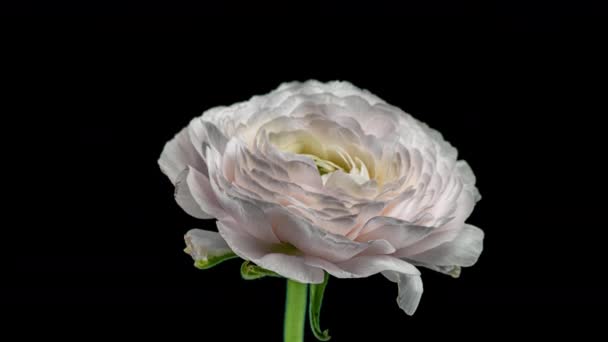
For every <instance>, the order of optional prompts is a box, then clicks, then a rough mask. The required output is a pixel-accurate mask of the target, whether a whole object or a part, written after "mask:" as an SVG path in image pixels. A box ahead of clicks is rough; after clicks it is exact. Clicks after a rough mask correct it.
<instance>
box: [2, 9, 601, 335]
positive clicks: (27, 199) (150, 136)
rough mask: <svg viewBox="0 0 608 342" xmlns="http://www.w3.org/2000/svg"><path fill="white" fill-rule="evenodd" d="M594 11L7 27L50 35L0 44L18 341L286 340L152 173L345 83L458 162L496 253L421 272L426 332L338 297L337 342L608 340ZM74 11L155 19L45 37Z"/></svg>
mask: <svg viewBox="0 0 608 342" xmlns="http://www.w3.org/2000/svg"><path fill="white" fill-rule="evenodd" d="M343 6H346V7H343ZM598 10H599V9H597V7H594V6H589V7H586V6H584V5H579V6H578V7H575V8H573V7H570V6H568V5H566V4H561V3H557V4H553V5H552V6H545V5H538V6H529V5H528V6H517V5H513V4H511V5H503V4H498V3H492V4H485V5H480V6H475V5H472V4H463V5H462V6H460V5H456V4H448V5H446V4H443V5H441V4H438V3H437V2H430V3H428V4H426V5H424V6H421V5H418V6H407V5H402V6H397V5H384V4H383V3H379V4H376V6H375V7H369V6H364V5H352V4H351V5H346V4H343V5H338V4H334V5H328V4H323V3H321V2H311V3H309V4H301V5H293V6H290V7H285V5H276V6H270V5H268V6H264V7H258V6H257V5H252V4H250V5H247V6H245V7H238V6H237V5H208V7H202V6H198V7H188V6H182V7H176V8H171V9H165V8H164V7H163V6H161V5H159V4H156V3H154V4H148V5H123V6H122V7H120V8H118V7H116V8H114V7H110V6H99V7H95V6H92V5H91V7H87V8H84V7H79V6H68V5H65V6H59V5H57V6H50V5H46V7H45V6H42V7H39V6H38V7H37V6H32V7H28V6H26V5H20V6H19V7H14V8H11V9H10V10H9V12H7V13H9V14H24V13H34V14H38V15H40V16H39V17H29V18H19V17H12V18H5V19H6V20H4V21H3V24H2V25H3V34H2V36H3V37H4V39H3V43H2V51H3V54H4V57H6V58H5V62H4V63H3V64H4V66H3V70H4V71H3V79H4V81H3V83H4V85H5V89H4V90H3V91H2V93H3V96H2V97H3V105H4V110H3V112H4V113H3V120H4V122H5V123H4V124H3V126H2V131H3V135H2V139H3V140H5V141H4V144H3V146H4V151H5V153H4V156H5V157H4V162H3V166H4V167H3V169H4V170H3V172H4V173H6V176H5V177H4V188H5V189H6V190H7V191H5V194H7V198H6V199H7V203H6V204H5V205H4V208H5V209H4V210H3V211H5V215H4V216H5V218H6V219H5V223H4V224H3V230H4V231H5V232H6V235H5V238H3V240H4V242H5V244H6V246H5V248H3V252H4V253H6V257H5V258H4V260H8V261H9V265H8V266H7V267H5V268H4V270H3V271H2V272H3V274H4V276H3V277H2V278H3V280H2V285H1V286H2V288H1V291H2V297H1V301H2V302H1V305H2V310H3V311H5V313H6V314H7V317H8V319H7V320H5V321H4V323H3V325H4V327H20V326H22V325H26V326H27V327H26V328H21V329H20V330H18V332H19V334H21V335H20V336H26V335H28V334H29V333H42V334H44V335H46V336H47V337H49V338H50V337H62V338H67V337H78V338H85V339H90V338H94V337H98V336H100V335H108V336H109V337H111V338H137V339H144V338H153V337H158V336H160V334H171V337H167V338H168V339H170V340H180V339H186V338H187V339H189V340H198V341H211V340H214V338H215V337H217V338H222V339H223V340H240V339H244V338H251V339H256V340H258V339H259V340H267V341H278V340H280V339H281V336H282V332H281V330H282V314H283V296H284V282H283V281H281V280H279V279H262V280H257V281H245V280H241V279H240V275H239V271H238V268H239V265H240V263H239V262H237V261H229V262H226V263H225V264H222V265H220V266H218V267H216V268H213V269H210V270H206V271H200V270H197V269H195V268H194V267H193V266H192V261H191V259H190V258H189V256H187V255H186V254H184V253H183V251H182V250H183V248H184V244H183V234H184V233H185V232H186V231H187V230H188V229H190V228H194V227H197V228H207V229H214V223H213V221H199V220H196V219H194V218H191V217H189V216H188V215H187V214H185V213H184V212H183V211H182V210H181V209H180V208H179V207H178V206H177V204H176V203H175V202H174V200H173V187H172V185H171V184H170V182H169V181H168V179H166V177H165V176H164V175H163V174H162V173H161V172H160V170H159V168H158V166H157V159H158V157H159V155H160V152H161V150H162V147H163V145H164V144H165V142H166V141H168V140H169V139H170V138H172V136H173V135H174V134H175V133H176V132H178V130H180V129H181V128H182V127H183V126H185V125H186V124H187V123H188V122H189V120H190V119H191V118H192V117H194V116H197V115H200V114H201V113H202V112H203V111H204V110H206V109H208V108H210V107H213V106H217V105H228V104H231V103H234V102H237V101H243V100H246V99H248V98H249V97H251V96H252V95H256V94H263V93H266V92H268V91H270V90H272V89H274V88H275V87H277V86H278V85H279V84H280V83H281V82H285V81H292V80H300V81H304V80H307V79H319V80H321V81H329V80H334V79H341V80H348V81H350V82H352V83H353V84H355V85H357V86H359V87H362V88H366V89H369V90H370V91H372V92H373V93H375V94H377V95H378V96H380V97H381V98H383V99H385V100H386V101H387V102H389V103H391V104H394V105H396V106H399V107H401V108H402V109H403V110H405V111H406V112H409V113H411V114H412V115H414V116H415V117H417V118H419V119H421V120H422V121H425V122H427V123H428V124H429V125H430V126H431V127H434V128H436V129H438V130H439V131H441V132H442V133H443V134H444V136H445V137H446V139H447V140H448V141H450V142H451V143H452V144H453V145H454V146H456V147H457V148H458V149H459V151H460V158H462V159H465V160H467V161H468V162H469V163H470V165H471V166H472V168H473V170H474V172H475V174H476V175H477V179H478V188H479V190H480V192H481V194H482V196H483V199H482V200H481V201H480V202H479V203H478V205H477V207H476V209H475V211H474V212H473V214H472V216H471V217H470V219H469V222H470V223H472V224H474V225H477V226H479V227H481V228H482V229H484V231H485V232H486V239H485V250H484V252H483V254H482V256H481V258H480V260H479V262H478V264H477V265H475V266H474V267H472V268H468V269H464V270H463V274H462V276H461V278H460V279H457V280H455V279H452V278H450V277H448V276H444V275H440V274H437V273H434V272H431V271H426V270H423V280H424V286H425V293H424V295H423V298H422V301H421V304H420V307H419V309H418V311H417V312H416V314H415V315H414V316H413V317H408V316H406V315H405V314H404V313H403V312H402V311H401V310H400V309H399V308H398V307H397V304H396V303H395V298H396V295H397V288H396V286H395V285H394V284H393V283H390V282H389V281H387V280H386V279H384V277H382V276H380V275H377V276H373V277H370V278H367V279H360V280H342V279H335V278H332V279H331V280H330V283H329V286H328V289H327V292H326V299H325V303H324V306H323V312H322V326H323V327H328V328H329V329H330V333H331V334H332V335H333V336H334V339H335V340H336V341H352V340H363V341H366V340H379V341H385V340H391V341H392V340H408V339H413V338H426V339H428V338H430V339H435V338H467V339H474V340H477V339H479V340H481V339H483V340H487V339H496V338H503V337H510V338H527V337H538V338H548V337H552V338H554V337H557V336H562V335H563V334H568V333H571V334H574V336H576V337H577V338H585V339H586V338H589V337H590V336H593V335H595V334H597V333H601V332H602V330H603V327H602V325H601V324H602V323H603V321H605V317H606V314H605V307H606V304H608V301H607V300H606V299H607V296H606V290H607V288H606V282H605V281H604V280H603V278H602V274H603V272H605V268H606V266H605V264H606V263H605V260H606V258H605V256H604V250H605V247H604V245H605V243H604V239H603V237H604V236H605V229H606V225H605V218H604V215H603V211H602V210H601V209H602V208H603V206H604V204H605V203H604V202H605V195H602V189H603V187H604V184H605V180H604V179H605V178H604V177H605V171H604V170H605V167H604V166H603V163H604V161H605V152H601V147H602V144H603V135H602V133H601V131H602V127H601V126H600V125H599V122H600V121H599V120H598V118H600V117H601V116H604V115H605V114H606V106H605V98H606V78H605V58H604V57H605V56H604V54H603V51H602V48H603V46H602V45H605V42H606V35H605V33H606V31H605V30H604V23H605V18H604V17H602V16H601V15H600V12H598ZM28 11H29V12H28ZM78 12H81V13H85V14H99V13H102V14H116V13H126V14H136V13H143V14H148V15H151V16H137V17H126V16H108V17H100V16H89V17H80V18H76V17H68V16H64V17H48V16H42V15H44V14H74V13H78ZM162 14H170V15H172V16H161V15H162ZM179 14H204V15H203V16H202V17H194V16H182V17H178V16H176V15H179ZM308 337H309V338H310V340H313V337H312V335H310V334H309V336H308Z"/></svg>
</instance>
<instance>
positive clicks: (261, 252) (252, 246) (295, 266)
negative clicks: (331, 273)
mask: <svg viewBox="0 0 608 342" xmlns="http://www.w3.org/2000/svg"><path fill="white" fill-rule="evenodd" d="M217 228H218V230H219V231H220V234H221V235H222V237H223V238H224V239H225V240H226V243H227V244H228V245H229V246H230V248H231V249H232V250H233V251H234V253H236V254H237V255H238V256H240V257H241V258H243V259H245V260H250V261H253V262H254V263H256V264H257V265H258V266H261V267H263V268H265V269H268V270H270V271H273V272H276V273H278V274H280V275H282V276H284V277H287V278H290V279H294V280H297V281H299V282H301V283H312V284H319V283H322V282H323V277H324V275H323V270H321V269H319V268H316V267H312V266H310V265H307V264H305V263H304V258H303V257H302V256H299V255H289V254H284V253H281V252H283V251H284V250H286V249H287V250H288V248H289V247H288V246H284V245H281V244H272V243H267V242H265V241H261V240H258V239H256V238H255V237H253V236H251V235H249V234H247V233H245V232H244V231H242V230H240V229H239V227H238V226H237V224H236V222H234V221H232V220H226V221H224V222H221V221H218V222H217Z"/></svg>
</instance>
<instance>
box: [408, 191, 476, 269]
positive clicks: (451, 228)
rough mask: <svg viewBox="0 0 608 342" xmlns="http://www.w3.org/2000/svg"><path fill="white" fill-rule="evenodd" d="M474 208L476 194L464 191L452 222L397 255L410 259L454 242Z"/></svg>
mask: <svg viewBox="0 0 608 342" xmlns="http://www.w3.org/2000/svg"><path fill="white" fill-rule="evenodd" d="M474 206H475V197H474V194H473V193H472V192H470V191H462V192H461V193H460V196H459V197H458V200H457V203H456V209H455V211H454V214H453V216H452V219H451V220H449V221H448V222H447V223H446V224H444V225H443V226H441V227H438V228H437V229H436V230H435V231H433V232H432V233H431V234H429V235H428V236H426V237H425V238H424V239H422V240H421V241H419V242H418V243H416V244H414V245H412V246H408V247H405V248H402V249H401V250H399V251H397V253H396V255H397V256H399V257H410V256H412V255H416V254H420V253H423V252H425V251H428V250H431V249H433V248H435V247H437V246H439V245H441V244H443V243H446V242H449V241H452V240H454V239H455V238H456V237H457V236H458V234H460V231H461V230H462V229H464V226H465V223H464V221H465V220H466V218H468V217H469V215H470V214H471V212H472V211H473V207H474Z"/></svg>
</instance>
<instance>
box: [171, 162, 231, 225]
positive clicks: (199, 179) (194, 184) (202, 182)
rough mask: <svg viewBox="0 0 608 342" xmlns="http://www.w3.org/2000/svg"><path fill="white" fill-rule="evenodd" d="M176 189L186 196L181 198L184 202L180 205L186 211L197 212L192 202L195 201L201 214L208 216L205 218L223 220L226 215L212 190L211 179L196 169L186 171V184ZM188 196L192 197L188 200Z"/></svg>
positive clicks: (181, 183)
mask: <svg viewBox="0 0 608 342" xmlns="http://www.w3.org/2000/svg"><path fill="white" fill-rule="evenodd" d="M176 189H177V192H178V193H184V195H183V196H181V197H180V198H181V200H182V202H183V203H180V205H182V208H184V210H186V208H189V209H192V210H193V211H196V209H195V208H194V204H193V203H192V201H194V202H195V204H196V206H198V208H199V210H200V212H202V213H203V214H206V215H207V217H205V218H210V217H216V218H221V217H224V216H225V215H226V214H225V212H224V209H223V208H222V206H221V205H220V203H219V201H218V200H217V197H216V196H215V193H214V191H213V189H212V188H211V184H210V183H209V178H207V176H205V175H204V174H202V173H201V172H198V171H197V170H195V169H194V168H192V167H190V168H189V169H187V170H185V182H180V183H178V184H177V185H176ZM187 194H190V196H191V197H190V198H188V197H187ZM176 199H177V196H176ZM178 203H179V201H178ZM186 211H187V210H186ZM188 213H190V212H188ZM191 215H192V214H191ZM193 216H194V215H193ZM195 217H196V216H195Z"/></svg>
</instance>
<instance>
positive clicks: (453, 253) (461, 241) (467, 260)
mask: <svg viewBox="0 0 608 342" xmlns="http://www.w3.org/2000/svg"><path fill="white" fill-rule="evenodd" d="M483 238H484V233H483V231H482V230H481V229H479V228H477V227H475V226H473V225H470V224H465V226H464V228H463V229H462V230H461V231H460V233H459V234H458V235H457V236H456V238H455V239H454V240H452V241H449V242H445V243H443V244H441V245H439V246H437V247H435V248H433V249H431V250H428V251H426V252H423V253H420V254H416V255H412V256H410V257H408V259H410V260H413V261H414V262H420V263H421V265H425V264H428V265H433V266H463V267H467V266H472V265H473V264H475V263H476V262H477V259H478V258H479V255H480V254H481V251H482V250H483Z"/></svg>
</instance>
